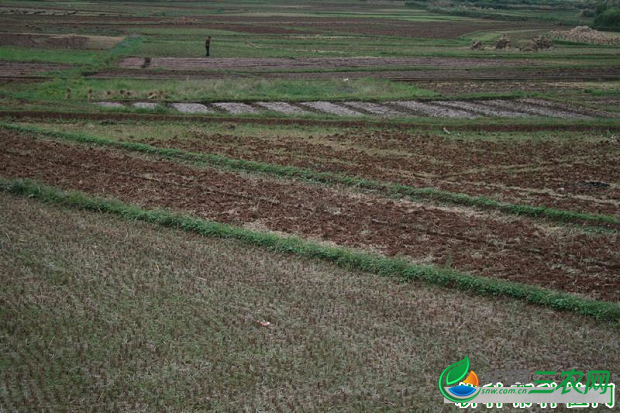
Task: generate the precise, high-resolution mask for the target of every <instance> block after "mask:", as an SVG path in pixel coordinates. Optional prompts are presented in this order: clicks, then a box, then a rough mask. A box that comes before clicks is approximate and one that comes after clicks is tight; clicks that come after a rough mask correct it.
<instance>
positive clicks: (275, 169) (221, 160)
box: [0, 122, 620, 226]
mask: <svg viewBox="0 0 620 413" xmlns="http://www.w3.org/2000/svg"><path fill="white" fill-rule="evenodd" d="M0 128H4V129H8V130H15V131H18V132H25V133H35V134H41V135H45V136H49V137H52V138H58V139H62V140H66V141H71V142H78V143H87V144H93V145H98V146H105V147H112V148H118V149H123V150H128V151H133V152H139V153H146V154H151V155H157V156H161V157H164V158H168V159H181V160H185V161H191V162H194V163H199V164H206V165H209V166H216V167H222V168H226V169H229V170H233V171H243V172H250V173H256V172H258V173H264V174H267V175H272V176H277V177H286V178H297V179H304V180H308V181H312V182H319V183H325V184H341V185H344V186H347V187H351V188H362V189H369V190H376V191H381V192H382V193H384V194H387V195H389V196H392V197H407V198H411V199H414V200H418V199H431V200H434V201H438V202H443V203H448V204H453V205H461V206H466V207H477V208H483V209H490V210H496V211H499V212H503V213H507V214H512V215H519V216H527V217H532V218H545V219H547V220H551V221H555V222H563V223H587V224H589V225H593V226H597V225H603V226H614V225H620V217H615V216H613V215H603V214H589V213H582V212H574V211H566V210H560V209H555V208H547V207H544V206H532V205H524V204H511V203H507V202H500V201H496V200H493V199H490V198H487V197H483V196H478V197H473V196H470V195H466V194H459V193H455V192H449V191H442V190H438V189H435V188H414V187H411V186H408V185H402V184H398V183H393V182H382V181H376V180H372V179H364V178H360V177H356V176H349V175H344V174H338V173H333V172H317V171H313V170H310V169H306V168H298V167H295V166H282V165H277V164H270V163H265V162H257V161H248V160H243V159H233V158H228V157H225V156H222V155H215V154H208V153H195V152H188V151H183V150H180V149H168V148H158V147H155V146H151V145H147V144H143V143H137V142H126V141H117V140H113V139H108V138H101V137H96V136H89V135H85V134H82V133H68V132H57V131H50V130H45V129H41V128H36V127H26V126H20V125H14V124H9V123H5V122H0Z"/></svg>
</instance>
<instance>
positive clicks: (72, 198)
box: [0, 177, 620, 324]
mask: <svg viewBox="0 0 620 413" xmlns="http://www.w3.org/2000/svg"><path fill="white" fill-rule="evenodd" d="M0 191H3V192H7V193H10V194H13V195H17V196H22V197H26V198H33V199H37V200H40V201H42V202H46V203H50V204H55V205H60V206H64V207H69V208H74V209H80V210H87V211H95V212H100V213H107V214H112V215H116V216H120V217H122V218H123V219H126V220H129V221H144V222H148V223H152V224H157V225H161V226H164V227H170V228H175V229H179V230H182V231H186V232H192V233H196V234H199V235H202V236H207V237H212V238H223V239H235V240H237V241H241V242H243V243H245V244H248V245H253V246H258V247H261V248H264V249H266V250H270V251H275V252H278V253H286V254H290V255H295V256H298V257H301V258H306V259H316V260H321V261H326V262H330V263H333V264H335V265H337V266H339V267H342V268H344V269H347V270H358V271H364V272H369V273H372V274H375V275H380V276H390V277H395V278H401V279H403V280H408V281H415V280H418V281H423V282H426V283H428V284H432V285H438V286H443V287H446V288H452V289H456V290H460V291H463V292H466V293H470V294H476V295H482V296H492V297H506V298H512V299H517V300H522V301H525V302H527V303H531V304H534V305H538V306H542V307H547V308H550V309H553V310H558V311H568V312H572V313H575V314H579V315H583V316H588V317H593V318H595V319H597V320H600V321H606V322H610V323H613V324H616V323H619V322H620V306H618V305H617V304H615V303H612V302H608V301H601V300H594V299H587V298H582V297H579V296H576V295H573V294H567V293H562V292H558V291H552V290H548V289H545V288H541V287H536V286H532V285H526V284H522V283H517V282H512V281H505V280H497V279H492V278H487V277H481V276H474V275H470V274H467V273H462V272H459V271H456V270H453V269H450V268H442V267H437V266H432V265H420V264H411V263H409V262H407V261H405V260H403V259H398V258H387V257H383V256H380V255H375V254H370V253H365V252H360V251H354V250H352V249H348V248H343V247H332V246H324V245H320V244H318V243H315V242H311V241H306V240H303V239H301V238H299V237H296V236H280V235H276V234H273V233H268V232H261V231H253V230H248V229H244V228H239V227H235V226H232V225H227V224H222V223H218V222H214V221H208V220H204V219H201V218H196V217H192V216H190V215H186V214H180V213H175V212H170V211H166V210H161V209H155V210H147V209H142V208H140V207H138V206H136V205H132V204H125V203H123V202H120V201H117V200H111V199H103V198H97V197H91V196H88V195H86V194H84V193H81V192H76V191H63V190H60V189H58V188H54V187H50V186H46V185H43V184H39V183H36V182H34V181H30V180H22V179H8V178H4V177H0Z"/></svg>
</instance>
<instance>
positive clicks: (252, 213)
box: [0, 131, 620, 301]
mask: <svg viewBox="0 0 620 413" xmlns="http://www.w3.org/2000/svg"><path fill="white" fill-rule="evenodd" d="M0 139H1V142H2V146H1V147H0V175H2V176H8V177H19V178H32V179H37V180H40V181H43V182H46V183H48V184H50V185H54V186H59V187H62V188H65V189H75V190H80V191H85V192H87V193H90V194H93V195H100V196H110V197H115V198H119V199H121V200H124V201H127V202H132V203H137V204H140V205H142V206H145V207H149V208H151V207H164V208H170V209H174V210H180V211H185V212H189V213H192V214H196V215H198V216H201V217H204V218H207V219H212V220H216V221H220V222H226V223H233V224H236V225H244V226H249V227H252V228H258V229H268V230H274V231H281V232H284V233H289V234H297V235H300V236H303V237H306V238H314V239H318V240H322V241H329V242H334V243H336V244H339V245H345V246H350V247H358V248H365V249H369V250H376V251H380V252H382V253H385V254H387V255H396V254H400V255H405V256H408V257H412V258H414V259H415V260H417V261H420V262H429V263H435V264H438V265H453V266H454V267H455V268H458V269H460V270H464V271H470V272H473V273H476V274H482V275H486V276H491V277H498V278H503V279H510V280H514V281H519V282H525V283H531V284H536V285H541V286H545V287H549V288H554V289H557V290H561V291H569V292H578V293H584V294H586V295H588V296H591V297H597V298H603V299H608V300H614V301H617V300H618V296H617V294H616V293H615V291H617V290H618V288H619V287H620V279H619V278H618V273H619V270H620V253H619V252H618V251H617V249H613V248H611V246H612V245H616V244H617V242H618V239H617V238H618V236H617V235H616V234H599V235H593V234H585V233H582V232H579V231H572V230H568V229H561V228H553V227H548V226H546V224H540V223H536V222H533V221H531V220H527V219H522V218H516V217H515V218H506V217H503V216H495V215H494V214H482V213H477V212H474V211H470V210H458V209H448V208H438V207H432V206H429V205H417V204H414V203H411V202H405V201H394V200H390V199H384V198H377V197H374V196H371V195H361V194H358V193H350V192H348V191H339V190H335V189H333V188H329V187H323V186H314V185H304V184H299V183H294V182H290V181H277V180H269V179H259V178H256V177H247V176H242V175H236V174H231V173H223V172H219V171H216V170H211V169H199V168H193V167H188V166H184V165H180V164H176V163H172V162H167V161H154V160H147V159H141V158H136V157H133V156H129V155H126V154H124V153H117V152H114V151H109V150H102V149H94V148H86V147H83V146H71V145H65V144H60V143H55V142H48V141H39V140H36V139H34V138H30V137H28V136H24V135H19V136H18V135H17V134H15V133H12V132H6V131H3V132H1V134H0Z"/></svg>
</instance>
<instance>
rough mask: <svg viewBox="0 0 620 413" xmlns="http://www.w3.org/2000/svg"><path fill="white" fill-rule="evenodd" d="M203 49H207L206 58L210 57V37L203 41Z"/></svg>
mask: <svg viewBox="0 0 620 413" xmlns="http://www.w3.org/2000/svg"><path fill="white" fill-rule="evenodd" d="M205 49H207V57H209V56H211V54H210V53H209V50H210V49H211V36H209V37H207V40H205Z"/></svg>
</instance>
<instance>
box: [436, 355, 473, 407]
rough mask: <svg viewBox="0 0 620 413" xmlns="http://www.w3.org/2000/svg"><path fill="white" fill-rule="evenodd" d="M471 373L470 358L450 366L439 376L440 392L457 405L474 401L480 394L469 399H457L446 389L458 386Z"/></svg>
mask: <svg viewBox="0 0 620 413" xmlns="http://www.w3.org/2000/svg"><path fill="white" fill-rule="evenodd" d="M468 371H469V357H465V358H464V359H463V360H460V361H457V362H456V363H454V364H451V365H449V366H448V367H447V368H446V369H445V370H444V371H443V372H442V373H441V375H440V376H439V391H440V392H441V394H442V395H443V396H444V397H445V398H446V399H448V400H450V401H452V402H455V403H464V402H468V401H470V400H473V399H475V398H476V396H478V393H475V394H473V395H472V396H471V397H467V398H462V397H461V398H457V397H454V396H453V395H451V394H450V393H449V392H447V391H446V387H452V386H454V385H458V384H459V383H460V382H461V381H463V379H464V378H465V376H467V372H468Z"/></svg>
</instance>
